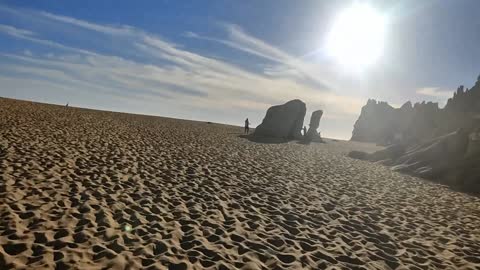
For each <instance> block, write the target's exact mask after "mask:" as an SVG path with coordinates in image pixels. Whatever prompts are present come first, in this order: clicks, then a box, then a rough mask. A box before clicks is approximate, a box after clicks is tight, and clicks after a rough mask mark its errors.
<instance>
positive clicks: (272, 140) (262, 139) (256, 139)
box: [238, 134, 325, 145]
mask: <svg viewBox="0 0 480 270" xmlns="http://www.w3.org/2000/svg"><path fill="white" fill-rule="evenodd" d="M238 137H240V138H243V139H247V140H249V141H251V142H254V143H264V144H281V143H288V142H291V141H294V140H292V139H286V138H273V137H260V136H253V135H252V134H248V135H238ZM297 143H298V144H303V145H309V144H312V143H325V141H322V142H310V141H306V140H298V141H297Z"/></svg>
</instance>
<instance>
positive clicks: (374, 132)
mask: <svg viewBox="0 0 480 270" xmlns="http://www.w3.org/2000/svg"><path fill="white" fill-rule="evenodd" d="M439 112H440V109H439V108H438V103H433V102H428V103H425V102H423V103H416V104H415V105H414V106H412V103H411V102H406V103H405V104H404V105H403V106H402V107H400V108H398V109H397V108H393V107H392V106H390V105H389V104H388V103H386V102H382V101H380V102H377V101H375V100H373V99H370V100H368V102H367V104H366V105H365V106H363V108H362V112H361V114H360V117H359V118H358V120H357V121H356V122H355V125H354V129H353V132H352V138H351V140H352V141H360V142H373V143H377V144H382V145H388V144H392V143H398V142H400V141H405V140H409V141H418V140H423V139H431V138H433V137H435V136H436V135H438V134H437V133H438V130H437V126H438V122H439V121H440V117H441V116H440V114H439Z"/></svg>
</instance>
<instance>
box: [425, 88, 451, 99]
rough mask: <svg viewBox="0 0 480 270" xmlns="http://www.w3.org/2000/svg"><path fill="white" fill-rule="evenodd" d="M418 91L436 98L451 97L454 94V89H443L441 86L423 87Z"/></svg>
mask: <svg viewBox="0 0 480 270" xmlns="http://www.w3.org/2000/svg"><path fill="white" fill-rule="evenodd" d="M416 93H417V94H420V95H423V96H429V97H436V98H450V97H452V95H453V91H448V90H442V89H440V88H439V87H422V88H419V89H417V91H416Z"/></svg>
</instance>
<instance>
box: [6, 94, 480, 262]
mask: <svg viewBox="0 0 480 270" xmlns="http://www.w3.org/2000/svg"><path fill="white" fill-rule="evenodd" d="M159 106H161V105H159ZM240 120H242V119H240ZM240 120H239V122H241V121H240ZM242 131H243V130H242V128H240V127H234V126H227V125H219V124H209V123H205V122H193V121H184V120H176V119H169V118H160V117H151V116H140V115H131V114H122V113H111V112H102V111H94V110H86V109H77V108H68V109H66V108H65V107H62V106H53V105H45V104H38V103H31V102H21V101H14V100H9V99H0V178H1V179H0V203H1V204H0V269H12V268H18V269H42V268H44V269H108V268H111V269H237V268H238V269H300V268H305V269H475V268H477V269H479V268H480V199H479V198H477V197H473V196H470V195H467V194H463V193H459V192H455V191H452V190H449V189H448V188H446V187H444V186H441V185H438V184H434V183H431V182H427V181H424V180H421V179H418V178H414V177H410V176H406V175H402V174H399V173H396V172H393V171H391V170H390V169H389V168H387V167H384V166H382V165H379V164H372V163H369V162H365V161H361V160H354V159H351V158H349V157H347V156H346V153H348V152H349V151H351V150H361V151H370V152H371V151H374V150H377V149H378V148H377V147H375V146H372V145H368V144H361V143H352V142H346V141H333V140H327V143H325V144H311V145H303V144H298V143H296V142H289V143H282V144H262V143H255V142H252V141H249V140H247V139H244V138H241V137H239V135H240V134H241V133H242Z"/></svg>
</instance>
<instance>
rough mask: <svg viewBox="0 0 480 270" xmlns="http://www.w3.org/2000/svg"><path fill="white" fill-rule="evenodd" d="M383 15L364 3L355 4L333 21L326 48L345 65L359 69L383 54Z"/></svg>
mask: <svg viewBox="0 0 480 270" xmlns="http://www.w3.org/2000/svg"><path fill="white" fill-rule="evenodd" d="M385 25H386V20H385V17H384V16H383V15H382V14H380V13H379V12H378V11H376V10H375V9H373V8H372V7H370V6H368V5H366V4H354V5H352V6H351V7H349V8H347V9H346V10H344V11H343V12H342V13H340V14H339V16H338V17H337V18H336V20H335V21H334V24H333V27H332V29H331V30H330V32H329V33H328V34H327V41H326V51H327V54H328V55H329V56H330V57H331V58H333V59H334V60H335V61H336V62H337V63H338V64H340V65H342V66H343V67H344V68H347V69H350V70H355V71H362V70H364V69H366V68H367V67H369V66H371V65H372V64H373V63H375V62H376V61H377V60H378V59H379V58H380V57H381V56H382V53H383V47H384V38H385Z"/></svg>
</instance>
